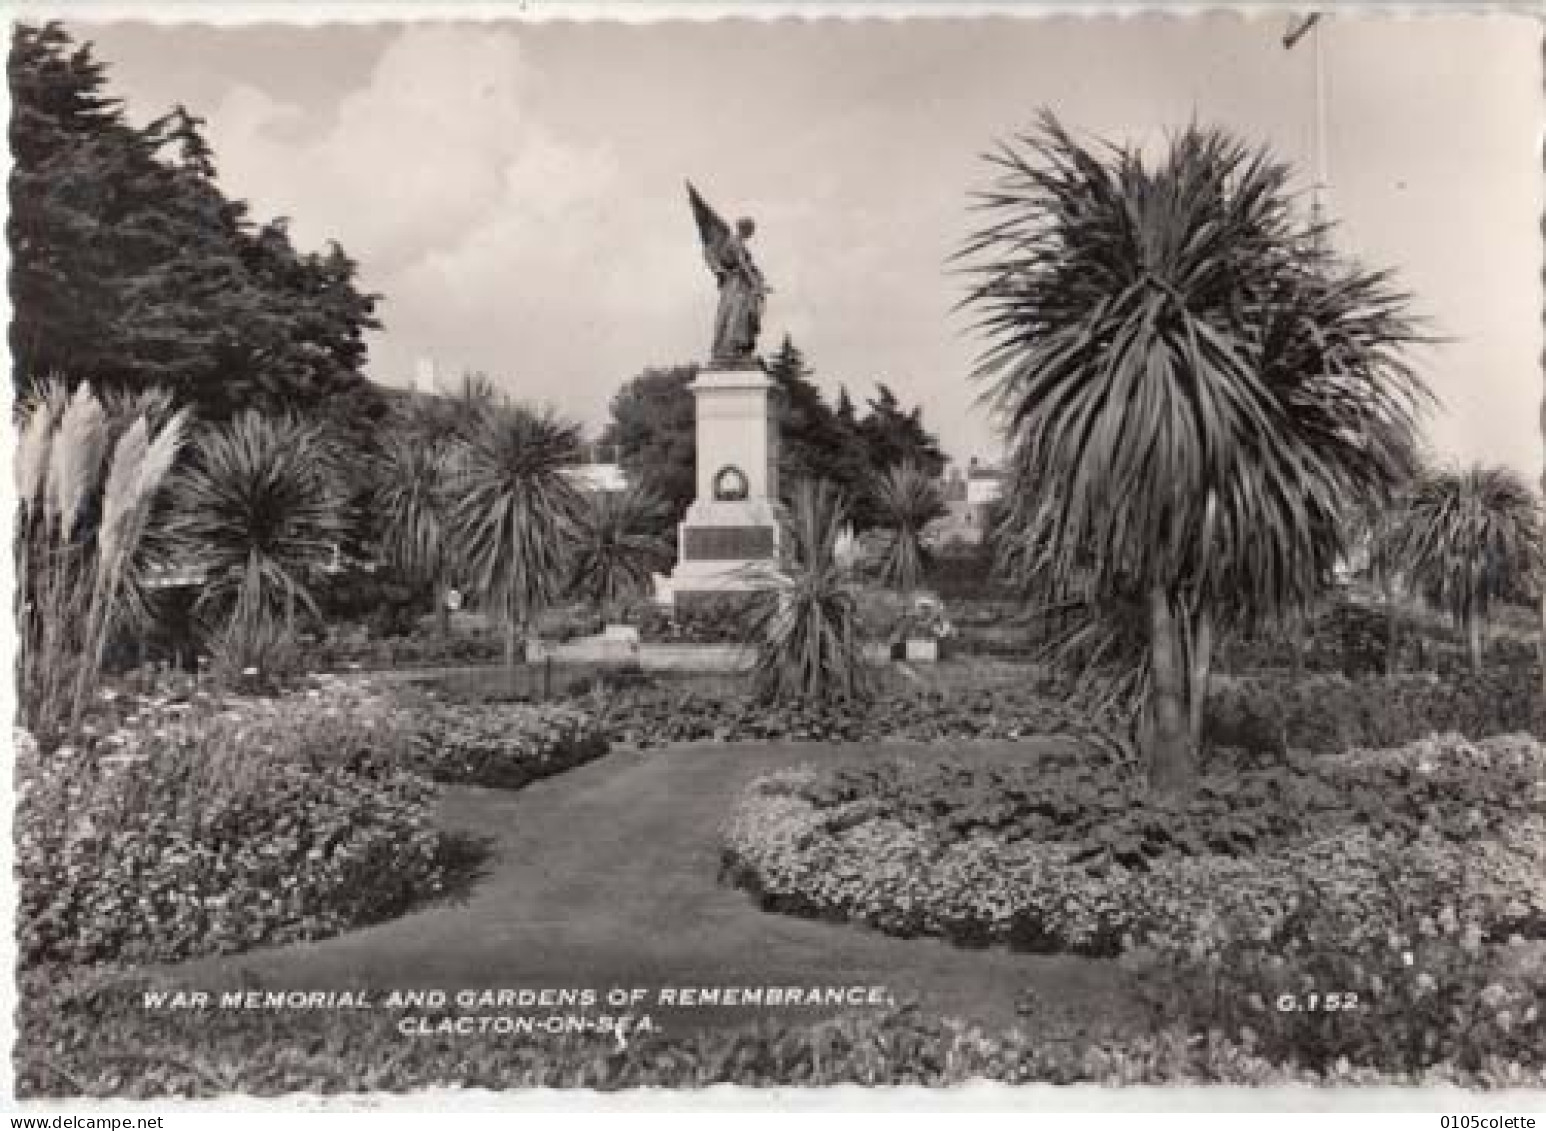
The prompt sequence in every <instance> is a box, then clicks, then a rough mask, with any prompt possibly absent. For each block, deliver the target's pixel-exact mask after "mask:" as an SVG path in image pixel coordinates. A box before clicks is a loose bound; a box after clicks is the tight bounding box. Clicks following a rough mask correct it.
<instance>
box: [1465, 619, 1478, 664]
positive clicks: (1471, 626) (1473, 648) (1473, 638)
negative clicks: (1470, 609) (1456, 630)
mask: <svg viewBox="0 0 1546 1131" xmlns="http://www.w3.org/2000/svg"><path fill="white" fill-rule="evenodd" d="M1465 639H1466V647H1467V649H1468V650H1469V652H1470V654H1471V670H1472V671H1473V672H1479V671H1481V670H1482V618H1481V617H1479V616H1476V615H1475V614H1474V613H1473V614H1471V615H1470V616H1468V617H1466V618H1465Z"/></svg>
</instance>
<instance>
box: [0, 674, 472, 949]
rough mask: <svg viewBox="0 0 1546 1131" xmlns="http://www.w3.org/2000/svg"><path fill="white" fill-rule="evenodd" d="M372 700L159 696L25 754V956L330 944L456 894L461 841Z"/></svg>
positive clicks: (20, 852) (19, 853)
mask: <svg viewBox="0 0 1546 1131" xmlns="http://www.w3.org/2000/svg"><path fill="white" fill-rule="evenodd" d="M379 723H380V716H379V714H378V712H377V710H376V705H375V704H373V701H371V700H370V699H369V698H368V697H359V698H354V699H350V698H345V699H344V700H343V701H342V702H340V701H339V700H338V699H337V698H336V697H333V696H328V697H324V696H323V695H322V694H321V693H320V692H318V691H315V690H314V691H313V693H312V694H311V695H299V696H290V697H286V698H285V699H282V700H278V701H273V702H267V703H264V702H253V703H233V702H229V701H227V702H224V703H218V704H217V703H214V702H198V703H165V702H159V703H149V704H144V705H142V706H141V707H140V708H138V709H136V710H133V711H130V712H128V713H127V714H126V715H125V717H124V718H123V720H122V721H121V723H120V726H119V728H118V729H116V730H115V731H113V732H112V733H110V734H108V735H105V736H104V737H103V738H102V740H101V741H100V742H99V743H97V744H96V746H95V747H93V748H92V749H89V750H71V749H61V750H58V751H54V752H51V753H47V754H40V753H38V752H36V751H25V752H24V755H23V756H22V757H21V758H19V760H18V767H17V774H18V779H17V780H18V783H19V784H18V804H17V810H16V875H17V879H18V887H19V903H18V912H17V918H18V939H19V947H20V952H21V959H22V962H23V963H24V964H34V963H40V962H66V963H94V962H105V961H117V962H151V961H172V960H176V959H181V958H185V957H188V956H191V955H194V954H200V953H222V952H229V951H237V950H243V949H247V948H249V947H252V946H257V945H259V944H271V943H280V942H288V941H293V940H298V939H311V938H318V937H321V936H324V935H329V934H334V933H336V932H338V931H340V930H343V929H345V928H348V927H352V926H355V925H358V924H361V923H366V922H371V921H374V920H378V919H382V918H385V917H388V916H391V915H393V914H397V913H399V912H400V911H402V910H403V909H405V908H406V907H407V906H409V905H410V904H411V903H413V902H415V901H417V900H419V899H421V898H424V897H427V896H432V895H434V894H436V893H438V892H440V891H442V890H443V889H444V887H445V885H446V884H447V882H448V880H449V878H450V875H451V869H452V868H453V867H454V866H455V865H456V864H457V863H458V861H457V860H456V859H455V853H454V850H455V849H456V848H457V846H456V845H454V844H452V843H451V842H449V841H447V840H446V839H445V838H443V837H442V836H441V834H439V833H438V832H437V831H436V830H435V829H434V827H433V825H432V823H431V803H432V801H433V787H431V786H430V785H429V784H428V783H427V782H425V781H424V780H423V779H422V778H420V777H418V776H416V775H414V774H411V773H408V772H406V771H404V770H403V769H401V768H400V766H399V754H398V752H397V751H395V750H394V749H393V743H394V739H393V736H392V734H391V731H390V728H386V727H383V726H380V725H379Z"/></svg>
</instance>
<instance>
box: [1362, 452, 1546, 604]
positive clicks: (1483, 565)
mask: <svg viewBox="0 0 1546 1131" xmlns="http://www.w3.org/2000/svg"><path fill="white" fill-rule="evenodd" d="M1393 526H1394V529H1393V530H1392V532H1391V535H1390V539H1389V544H1390V554H1391V556H1392V557H1393V558H1395V559H1396V560H1397V561H1399V562H1400V568H1401V572H1402V574H1403V575H1404V576H1405V577H1406V578H1407V579H1408V580H1409V581H1410V582H1411V584H1412V586H1413V588H1414V589H1415V590H1416V591H1417V592H1418V593H1420V594H1421V595H1422V596H1423V597H1424V598H1426V599H1427V600H1428V601H1429V602H1430V603H1432V604H1433V605H1435V606H1436V607H1438V608H1439V609H1441V610H1443V611H1444V612H1446V613H1448V614H1449V615H1450V616H1452V617H1453V618H1454V619H1455V621H1456V622H1457V623H1458V624H1460V625H1462V626H1467V625H1470V624H1471V623H1472V622H1473V621H1475V620H1477V619H1478V618H1485V617H1487V616H1488V615H1489V614H1490V612H1491V610H1492V608H1493V606H1494V605H1496V604H1497V603H1498V602H1500V601H1504V600H1510V599H1521V600H1522V599H1525V598H1527V597H1528V596H1530V595H1531V594H1530V593H1529V592H1528V590H1529V588H1530V586H1531V584H1532V583H1533V579H1534V578H1535V577H1536V576H1537V574H1538V571H1539V570H1540V568H1541V563H1542V556H1543V551H1542V521H1541V507H1540V501H1539V499H1537V497H1536V495H1535V492H1534V491H1532V490H1531V489H1530V486H1529V484H1527V483H1526V482H1525V481H1524V479H1523V478H1522V477H1521V476H1519V475H1518V474H1517V473H1515V472H1513V471H1511V470H1509V469H1507V468H1502V467H1483V466H1476V467H1468V468H1464V469H1459V468H1441V469H1435V470H1431V471H1429V472H1427V473H1426V474H1424V475H1423V476H1422V477H1421V478H1419V479H1418V481H1417V483H1416V484H1415V485H1414V487H1413V488H1412V490H1411V492H1410V494H1409V495H1408V496H1407V497H1406V499H1405V500H1404V502H1403V504H1402V505H1401V507H1400V508H1399V509H1398V510H1396V511H1395V512H1394V514H1393Z"/></svg>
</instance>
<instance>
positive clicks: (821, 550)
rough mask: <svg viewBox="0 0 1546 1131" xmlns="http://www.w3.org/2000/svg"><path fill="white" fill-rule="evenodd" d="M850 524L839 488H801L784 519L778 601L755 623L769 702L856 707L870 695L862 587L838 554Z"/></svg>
mask: <svg viewBox="0 0 1546 1131" xmlns="http://www.w3.org/2000/svg"><path fill="white" fill-rule="evenodd" d="M847 523H848V509H847V506H846V503H845V500H844V498H843V495H842V493H841V492H840V491H839V490H838V489H837V488H836V487H835V486H834V485H833V484H831V483H829V482H826V481H817V482H811V481H809V480H806V481H802V482H800V483H798V484H796V486H795V488H794V490H793V492H792V493H791V497H790V502H789V505H788V507H787V509H786V511H785V513H784V515H783V531H782V533H783V539H782V543H781V550H780V554H781V559H782V560H781V561H780V563H779V571H780V576H779V578H778V579H777V586H776V589H775V595H774V599H771V600H768V601H766V602H763V603H762V604H760V605H759V606H758V607H757V610H756V612H755V614H754V616H753V618H752V622H751V638H752V639H753V640H755V641H756V642H757V646H758V648H757V660H756V664H755V667H754V671H753V679H754V682H755V684H756V686H757V688H758V690H759V692H760V693H761V694H762V695H763V697H764V698H767V699H771V700H782V701H791V702H810V701H817V702H849V701H852V700H854V699H858V698H861V697H862V696H863V695H864V694H865V693H866V692H867V691H868V690H869V685H870V680H869V671H868V668H867V666H866V662H865V657H864V641H863V637H862V635H861V633H860V629H859V599H858V586H857V584H856V582H855V579H854V577H853V574H852V571H851V570H850V568H849V567H848V566H847V565H846V564H845V563H844V561H843V559H842V556H841V555H840V554H839V553H838V542H839V540H840V539H841V538H842V535H843V531H844V529H845V528H846V526H847Z"/></svg>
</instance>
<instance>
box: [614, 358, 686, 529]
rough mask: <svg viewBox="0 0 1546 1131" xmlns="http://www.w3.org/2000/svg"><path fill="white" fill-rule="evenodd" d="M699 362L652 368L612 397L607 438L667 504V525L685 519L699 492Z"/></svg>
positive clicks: (635, 475)
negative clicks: (696, 384)
mask: <svg viewBox="0 0 1546 1131" xmlns="http://www.w3.org/2000/svg"><path fill="white" fill-rule="evenodd" d="M697 375H698V371H697V368H696V367H694V366H690V365H679V366H674V367H671V368H669V369H646V370H645V371H644V372H643V373H641V374H639V375H638V376H637V377H635V378H633V380H631V381H629V382H628V383H627V384H626V385H624V386H623V387H622V388H621V389H619V390H618V391H617V394H616V395H615V396H613V398H612V406H611V408H612V419H611V421H610V422H609V423H608V424H607V426H606V429H605V430H604V431H603V432H602V436H601V442H602V443H603V444H609V445H613V446H615V447H616V448H617V449H618V453H619V457H618V458H619V462H620V463H621V464H622V466H623V469H624V470H625V471H627V472H628V474H629V475H630V476H632V477H633V480H634V482H635V483H637V484H638V485H639V486H640V487H642V488H644V489H645V490H646V491H648V492H649V493H650V494H652V495H654V496H655V497H656V498H658V499H660V500H661V502H662V503H663V504H664V505H665V508H666V509H665V512H664V521H665V523H666V524H667V525H666V529H669V528H670V526H671V525H672V524H674V523H676V522H679V521H681V519H682V516H683V515H685V514H686V513H687V508H688V507H689V506H690V505H691V504H692V501H693V499H694V498H695V497H696V496H697V494H698V481H697V463H696V455H695V453H696V451H697V409H696V406H695V405H694V403H693V394H692V390H691V389H690V388H688V386H689V385H691V384H692V382H693V380H694V379H695V378H696V377H697Z"/></svg>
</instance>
